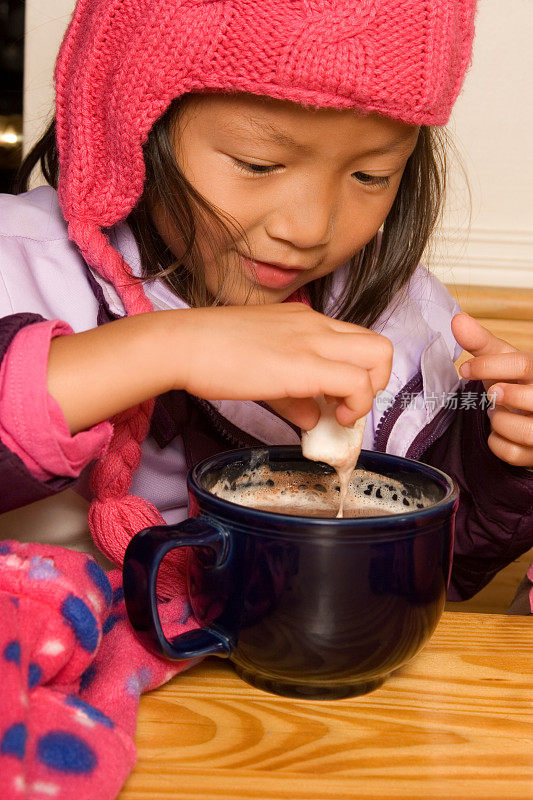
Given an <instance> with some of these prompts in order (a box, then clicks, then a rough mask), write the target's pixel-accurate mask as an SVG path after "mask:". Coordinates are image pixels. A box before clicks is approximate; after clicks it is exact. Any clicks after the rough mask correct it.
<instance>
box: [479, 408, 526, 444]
mask: <svg viewBox="0 0 533 800" xmlns="http://www.w3.org/2000/svg"><path fill="white" fill-rule="evenodd" d="M490 424H491V427H492V430H493V431H494V432H495V433H497V434H499V435H500V436H501V437H502V438H504V439H508V440H509V441H510V442H513V443H514V444H518V445H520V446H525V447H531V448H533V417H532V416H530V415H529V414H516V413H514V412H513V411H508V410H507V409H505V408H501V406H496V410H495V411H494V412H493V414H492V416H491V419H490Z"/></svg>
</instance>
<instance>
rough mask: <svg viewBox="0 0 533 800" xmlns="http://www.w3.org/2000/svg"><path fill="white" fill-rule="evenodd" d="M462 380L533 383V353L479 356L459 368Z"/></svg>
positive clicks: (516, 351)
mask: <svg viewBox="0 0 533 800" xmlns="http://www.w3.org/2000/svg"><path fill="white" fill-rule="evenodd" d="M459 372H460V373H461V375H462V376H463V378H470V379H472V380H483V381H513V380H514V381H533V353H525V352H523V351H521V350H513V351H511V352H508V353H502V354H497V355H481V356H477V357H475V358H471V359H470V360H469V361H465V363H464V364H462V365H461V367H460V368H459Z"/></svg>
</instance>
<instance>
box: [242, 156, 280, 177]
mask: <svg viewBox="0 0 533 800" xmlns="http://www.w3.org/2000/svg"><path fill="white" fill-rule="evenodd" d="M232 160H233V164H234V166H235V167H236V169H238V170H239V171H240V172H245V173H246V174H247V175H268V174H269V173H270V172H273V171H274V170H275V169H277V168H278V166H279V165H276V164H252V163H251V162H249V161H240V159H238V158H234V159H232Z"/></svg>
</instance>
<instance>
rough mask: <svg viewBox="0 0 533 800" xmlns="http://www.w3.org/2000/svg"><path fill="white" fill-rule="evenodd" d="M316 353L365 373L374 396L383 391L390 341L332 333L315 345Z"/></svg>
mask: <svg viewBox="0 0 533 800" xmlns="http://www.w3.org/2000/svg"><path fill="white" fill-rule="evenodd" d="M316 349H317V352H318V353H319V355H321V356H322V357H323V358H327V359H331V360H332V361H344V362H346V363H347V364H353V365H357V366H358V367H362V368H363V369H366V370H367V371H368V374H369V377H370V382H371V385H372V388H373V392H374V394H377V392H379V391H381V390H383V389H385V387H386V386H387V384H388V382H389V378H390V373H391V368H392V358H393V352H394V351H393V346H392V342H391V341H390V339H387V338H386V337H385V336H381V335H380V334H375V333H372V332H368V331H365V332H364V333H362V334H355V335H354V334H353V333H350V334H347V333H342V334H341V335H339V333H338V332H337V333H335V334H334V335H333V336H330V337H323V338H321V339H320V341H319V342H318V343H317V347H316Z"/></svg>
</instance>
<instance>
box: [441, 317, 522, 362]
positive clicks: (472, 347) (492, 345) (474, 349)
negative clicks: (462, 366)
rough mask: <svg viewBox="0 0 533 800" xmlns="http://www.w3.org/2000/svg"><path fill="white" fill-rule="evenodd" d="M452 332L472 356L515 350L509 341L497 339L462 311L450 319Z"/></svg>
mask: <svg viewBox="0 0 533 800" xmlns="http://www.w3.org/2000/svg"><path fill="white" fill-rule="evenodd" d="M452 332H453V335H454V336H455V338H456V339H457V343H458V344H459V345H461V347H462V348H463V350H466V351H467V352H468V353H472V355H473V356H488V355H496V354H497V353H512V352H513V351H514V350H516V348H515V347H513V346H512V345H510V344H509V342H506V341H504V340H503V339H498V337H497V336H494V334H493V333H491V332H490V331H488V330H487V329H486V328H484V327H483V326H482V325H480V323H479V322H478V321H477V320H475V319H474V318H473V317H471V316H469V315H468V314H465V313H464V312H461V313H460V314H456V315H455V317H454V318H453V319H452Z"/></svg>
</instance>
